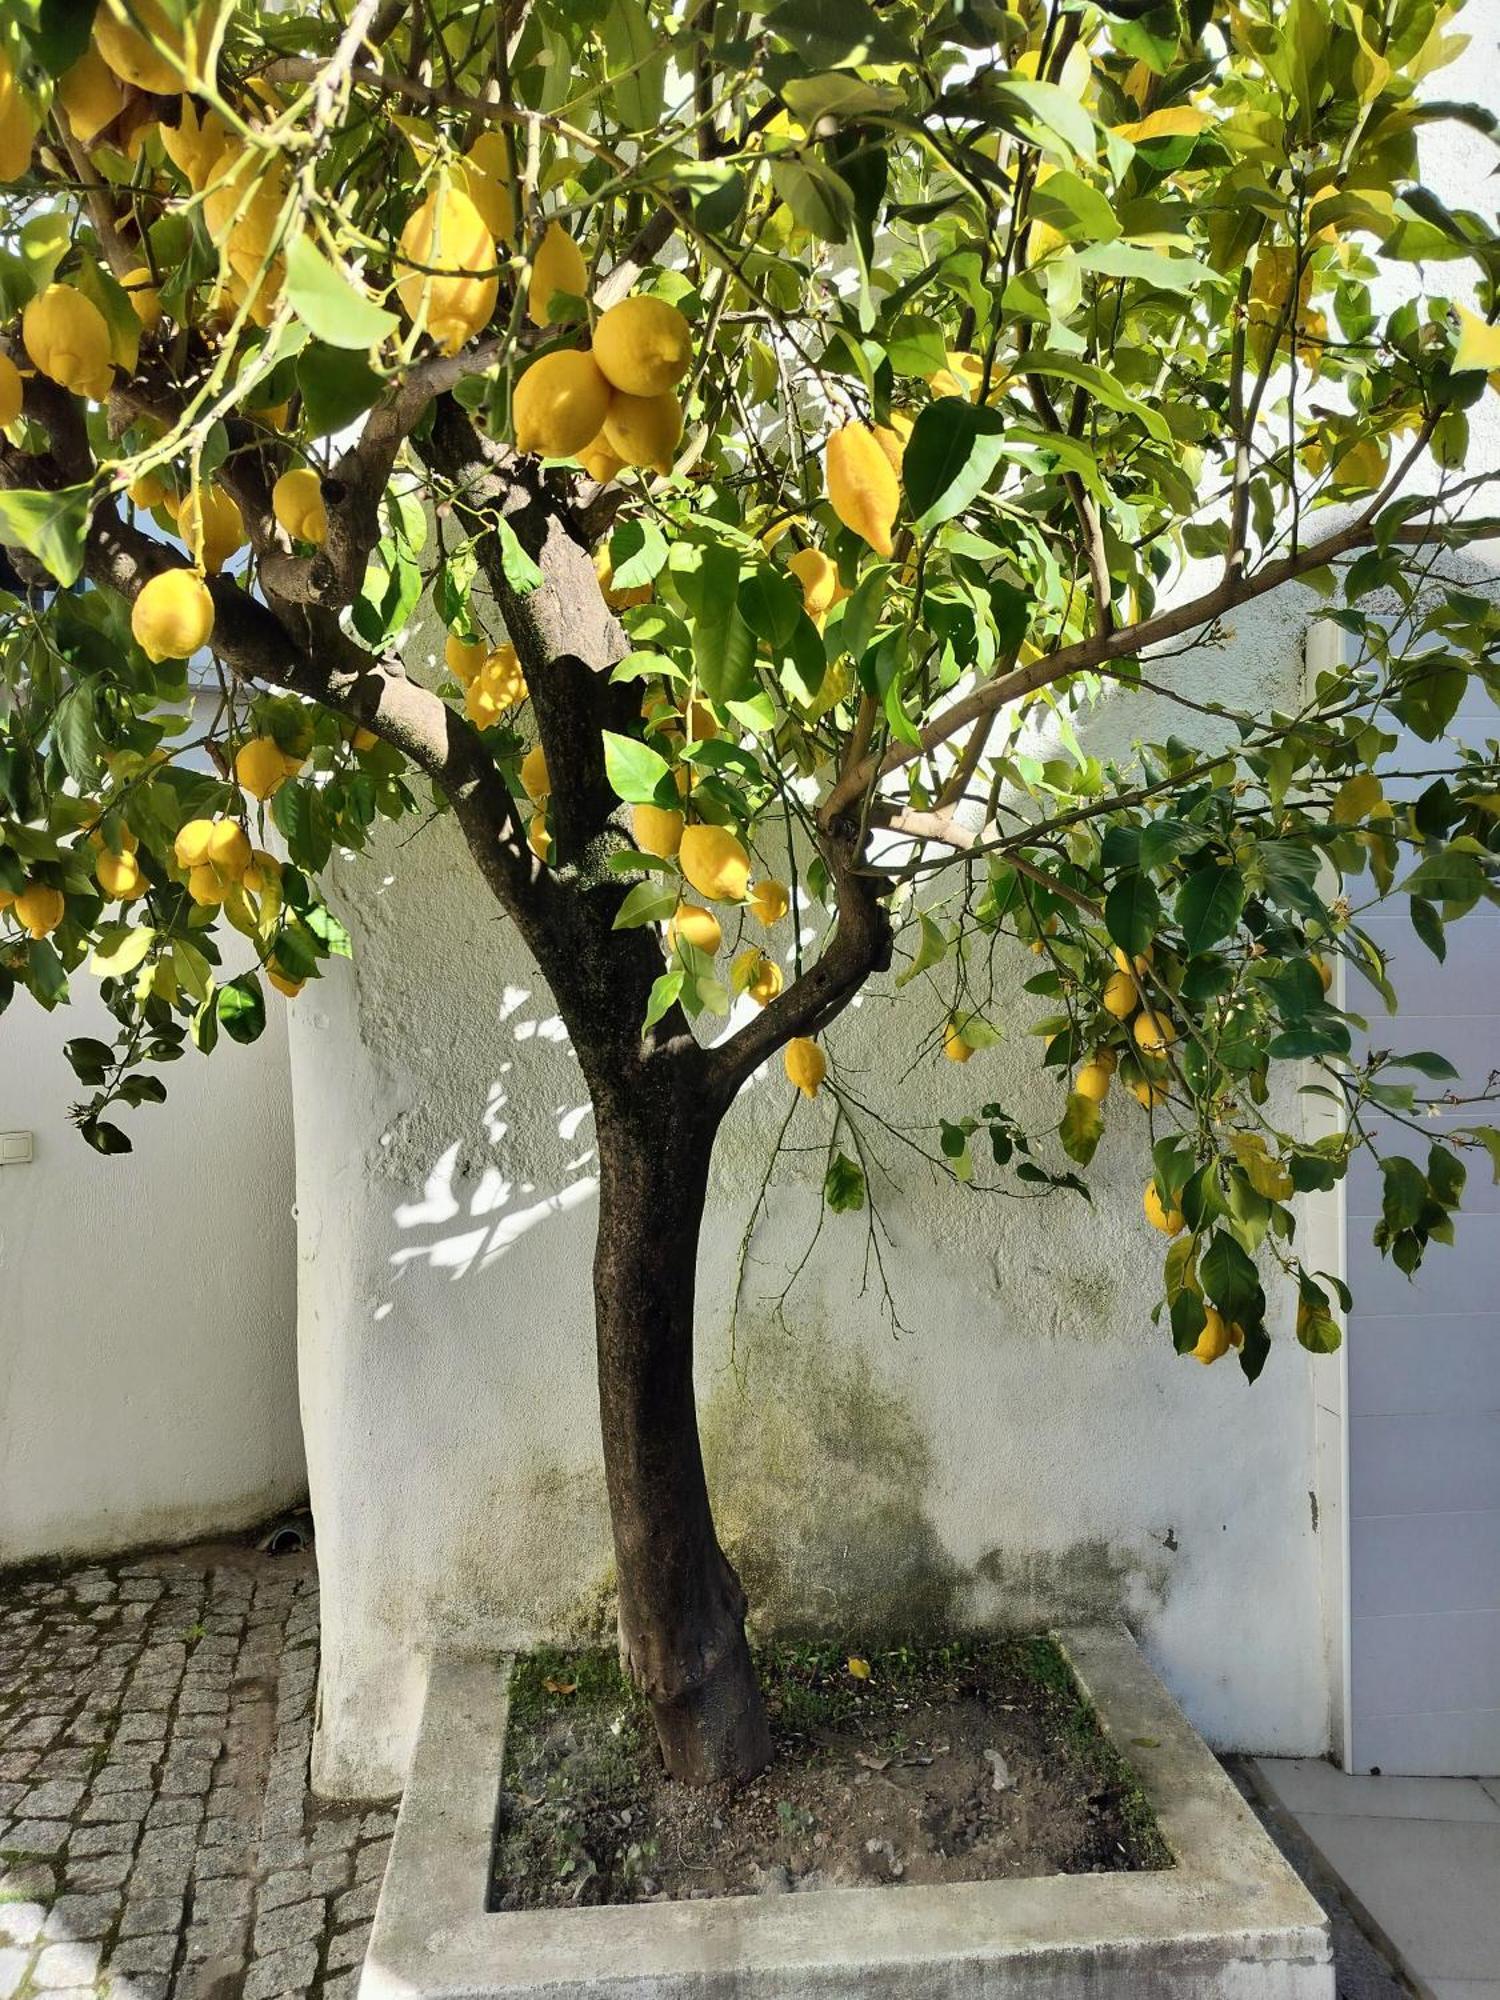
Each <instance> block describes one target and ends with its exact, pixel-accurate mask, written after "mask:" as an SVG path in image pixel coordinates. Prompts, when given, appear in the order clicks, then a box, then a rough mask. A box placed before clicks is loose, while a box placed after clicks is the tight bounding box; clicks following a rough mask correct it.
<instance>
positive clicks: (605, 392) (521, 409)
mask: <svg viewBox="0 0 1500 2000" xmlns="http://www.w3.org/2000/svg"><path fill="white" fill-rule="evenodd" d="M608 410H609V384H608V383H607V382H606V381H605V379H604V377H603V376H602V375H601V374H600V373H599V370H598V367H597V365H596V364H595V362H594V359H593V356H592V355H589V354H580V353H579V352H578V351H577V350H576V349H574V348H560V349H558V350H557V351H556V352H554V353H552V354H544V355H543V356H542V357H541V359H540V360H539V361H533V362H532V364H531V366H530V367H529V368H528V369H527V370H526V373H525V374H524V375H523V376H522V377H521V379H520V381H519V382H517V384H516V393H515V397H514V399H513V401H512V404H511V419H512V422H513V423H514V425H515V433H516V449H517V450H518V451H531V452H536V453H537V454H538V456H540V457H542V458H572V457H573V456H574V454H575V453H577V452H580V451H582V450H583V449H584V447H585V446H586V445H588V444H589V443H591V442H592V440H593V439H594V438H596V437H597V436H598V435H599V432H600V429H601V427H602V426H603V425H604V422H605V418H606V414H607V412H608Z"/></svg>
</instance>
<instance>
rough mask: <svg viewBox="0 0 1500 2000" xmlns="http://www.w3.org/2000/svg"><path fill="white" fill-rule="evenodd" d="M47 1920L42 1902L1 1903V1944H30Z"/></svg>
mask: <svg viewBox="0 0 1500 2000" xmlns="http://www.w3.org/2000/svg"><path fill="white" fill-rule="evenodd" d="M46 1920H47V1912H46V1910H45V1909H44V1908H43V1906H42V1905H41V1904H40V1903H0V1945H22V1944H30V1943H31V1942H32V1941H33V1939H35V1938H36V1937H37V1936H38V1935H39V1934H40V1932H41V1928H42V1925H43V1924H44V1923H45V1922H46Z"/></svg>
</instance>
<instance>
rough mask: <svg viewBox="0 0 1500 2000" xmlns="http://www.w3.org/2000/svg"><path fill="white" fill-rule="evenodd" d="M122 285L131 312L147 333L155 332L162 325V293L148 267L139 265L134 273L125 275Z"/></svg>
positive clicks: (129, 272) (130, 272) (128, 272)
mask: <svg viewBox="0 0 1500 2000" xmlns="http://www.w3.org/2000/svg"><path fill="white" fill-rule="evenodd" d="M120 283H121V284H122V285H123V286H124V288H125V296H126V297H127V298H128V299H129V301H130V309H131V311H132V312H133V313H134V314H135V316H136V318H137V319H138V320H139V321H140V323H141V325H142V326H143V327H144V328H145V329H146V331H147V333H152V332H154V331H155V329H156V328H157V327H159V326H160V325H161V293H160V292H159V291H158V290H157V289H156V284H155V281H154V280H153V278H152V276H151V272H150V270H149V269H148V267H147V266H146V265H144V264H138V265H137V266H136V268H135V269H134V270H133V271H127V272H126V273H125V275H124V277H123V278H121V280H120Z"/></svg>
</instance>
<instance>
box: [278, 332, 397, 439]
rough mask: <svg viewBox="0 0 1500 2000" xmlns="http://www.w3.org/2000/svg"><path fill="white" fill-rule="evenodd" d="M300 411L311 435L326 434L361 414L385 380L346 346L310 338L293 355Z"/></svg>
mask: <svg viewBox="0 0 1500 2000" xmlns="http://www.w3.org/2000/svg"><path fill="white" fill-rule="evenodd" d="M297 387H298V389H299V391H300V392H301V395H302V414H303V416H304V418H305V419H306V422H307V427H308V429H309V431H310V432H311V433H312V435H313V436H314V437H327V436H328V435H329V433H330V432H332V431H341V430H343V429H344V428H345V426H346V425H348V424H352V423H353V422H354V419H355V418H356V417H362V416H363V415H364V413H365V411H366V410H368V409H370V408H372V407H373V405H374V404H376V403H378V402H379V400H380V398H381V396H382V395H383V394H384V393H385V383H384V382H383V381H382V380H381V378H380V377H379V376H378V375H377V374H376V373H375V370H374V369H373V368H372V367H370V365H369V363H368V362H366V361H362V360H361V359H360V358H359V357H358V356H357V355H352V354H350V353H349V351H348V349H347V348H339V347H330V346H328V345H327V344H326V343H325V342H322V341H313V342H311V343H310V344H309V345H308V346H307V347H306V348H304V349H303V351H302V353H301V354H300V355H299V356H298V357H297Z"/></svg>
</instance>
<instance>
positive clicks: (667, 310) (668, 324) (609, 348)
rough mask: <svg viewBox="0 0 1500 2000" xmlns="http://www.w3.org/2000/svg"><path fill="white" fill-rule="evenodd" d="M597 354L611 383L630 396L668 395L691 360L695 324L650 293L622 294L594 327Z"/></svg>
mask: <svg viewBox="0 0 1500 2000" xmlns="http://www.w3.org/2000/svg"><path fill="white" fill-rule="evenodd" d="M594 359H595V361H597V362H598V364H599V366H600V368H601V369H602V370H603V372H604V374H605V376H606V377H607V379H608V381H609V385H610V387H611V388H612V389H619V390H620V391H621V392H622V393H623V394H624V395H627V396H661V395H665V393H666V392H667V390H668V389H675V388H676V387H677V384H678V383H679V382H680V381H681V380H682V378H683V376H684V375H686V373H687V372H688V369H689V368H690V367H691V366H692V361H693V337H692V329H691V328H690V327H689V326H688V323H687V321H686V320H685V319H684V318H683V316H682V314H681V313H680V312H679V311H678V310H677V308H676V306H672V305H668V304H667V301H666V300H665V299H656V298H652V297H650V296H649V295H648V294H646V293H641V294H640V295H639V296H637V297H635V298H630V299H621V300H620V302H619V304H618V305H614V306H611V307H610V308H609V310H608V312H606V313H605V314H603V316H602V317H601V318H600V320H599V323H598V325H597V326H596V327H595V328H594Z"/></svg>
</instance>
